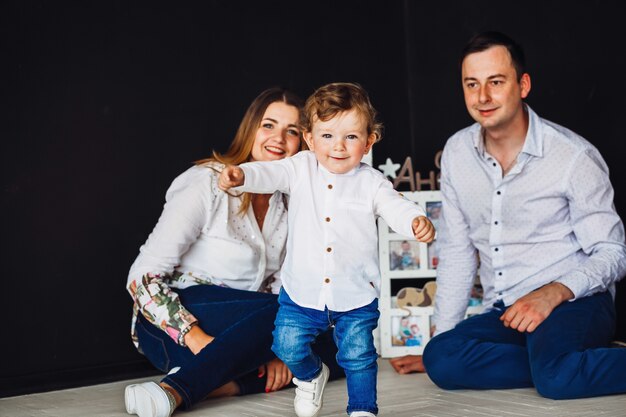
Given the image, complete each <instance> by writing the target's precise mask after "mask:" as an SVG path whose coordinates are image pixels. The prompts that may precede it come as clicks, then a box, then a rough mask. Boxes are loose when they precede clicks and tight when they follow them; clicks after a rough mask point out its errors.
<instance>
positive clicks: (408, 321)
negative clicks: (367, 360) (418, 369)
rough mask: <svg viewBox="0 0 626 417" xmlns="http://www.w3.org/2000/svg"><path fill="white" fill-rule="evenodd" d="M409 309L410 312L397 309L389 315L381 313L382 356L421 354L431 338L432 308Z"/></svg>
mask: <svg viewBox="0 0 626 417" xmlns="http://www.w3.org/2000/svg"><path fill="white" fill-rule="evenodd" d="M407 310H410V313H409V312H408V311H405V310H404V309H402V310H397V309H396V310H394V311H393V313H391V314H389V315H384V316H383V315H382V314H381V321H382V322H381V341H382V354H381V356H382V357H384V358H392V357H396V356H403V355H420V354H421V353H422V352H423V351H424V346H426V344H427V343H428V341H429V340H430V317H431V315H432V308H427V307H421V308H410V309H407ZM383 320H384V321H383Z"/></svg>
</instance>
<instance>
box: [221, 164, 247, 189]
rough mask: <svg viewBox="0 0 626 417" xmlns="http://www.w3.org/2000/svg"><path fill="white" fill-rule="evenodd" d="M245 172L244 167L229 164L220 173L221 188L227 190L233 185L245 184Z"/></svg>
mask: <svg viewBox="0 0 626 417" xmlns="http://www.w3.org/2000/svg"><path fill="white" fill-rule="evenodd" d="M243 182H244V173H243V169H241V168H239V167H238V166H235V165H227V166H225V167H224V169H223V170H222V172H221V173H220V178H219V181H218V186H219V187H220V190H223V191H227V190H228V189H230V188H232V187H239V186H240V185H243Z"/></svg>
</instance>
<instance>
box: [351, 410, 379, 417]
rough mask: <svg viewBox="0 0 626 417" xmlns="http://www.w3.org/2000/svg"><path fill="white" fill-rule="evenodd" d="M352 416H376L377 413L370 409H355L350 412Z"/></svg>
mask: <svg viewBox="0 0 626 417" xmlns="http://www.w3.org/2000/svg"><path fill="white" fill-rule="evenodd" d="M350 417H376V414H372V413H370V412H369V411H353V412H351V413H350Z"/></svg>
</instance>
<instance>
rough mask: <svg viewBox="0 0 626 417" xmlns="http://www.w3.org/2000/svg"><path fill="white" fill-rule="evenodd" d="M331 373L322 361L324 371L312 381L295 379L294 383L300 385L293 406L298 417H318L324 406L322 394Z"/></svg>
mask: <svg viewBox="0 0 626 417" xmlns="http://www.w3.org/2000/svg"><path fill="white" fill-rule="evenodd" d="M329 375H330V371H329V370H328V367H327V366H326V365H324V364H323V363H322V371H321V372H320V374H319V375H318V376H317V377H316V378H314V379H313V380H312V381H301V380H299V379H298V378H294V379H293V383H294V384H296V385H297V386H298V388H296V398H295V399H294V400H293V407H294V409H295V410H296V415H297V416H298V417H317V415H318V413H319V411H320V410H321V408H322V396H323V395H324V387H325V386H326V382H327V381H328V376H329Z"/></svg>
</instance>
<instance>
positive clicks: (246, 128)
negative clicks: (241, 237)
mask: <svg viewBox="0 0 626 417" xmlns="http://www.w3.org/2000/svg"><path fill="white" fill-rule="evenodd" d="M276 102H282V103H285V104H287V105H290V106H293V107H295V108H297V109H298V114H299V116H301V115H302V99H300V97H298V96H297V95H295V94H294V93H292V92H291V91H289V90H286V89H284V88H280V87H272V88H268V89H267V90H265V91H263V92H261V94H259V95H258V96H257V97H256V98H255V99H254V100H253V101H252V103H251V104H250V106H249V107H248V109H247V110H246V112H245V113H244V115H243V118H242V119H241V123H239V128H238V129H237V133H236V134H235V138H234V139H233V141H232V142H231V144H230V147H229V148H228V150H227V151H226V152H225V153H223V154H222V153H219V152H217V151H213V156H211V157H210V158H205V159H201V160H198V161H196V162H195V163H196V165H207V164H210V163H214V162H219V163H222V164H224V165H239V164H242V163H244V162H248V161H250V159H251V154H252V147H253V146H254V141H255V139H256V132H257V129H258V128H259V126H261V121H262V120H263V116H264V115H265V111H266V110H267V108H268V107H269V106H270V104H272V103H276ZM298 124H299V125H300V124H301V123H300V121H299V123H298ZM300 143H301V144H304V141H303V140H302V138H300ZM250 201H251V196H250V194H249V193H244V194H243V195H242V203H241V207H240V209H239V214H241V215H243V214H244V213H245V212H246V211H247V210H248V207H250Z"/></svg>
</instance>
